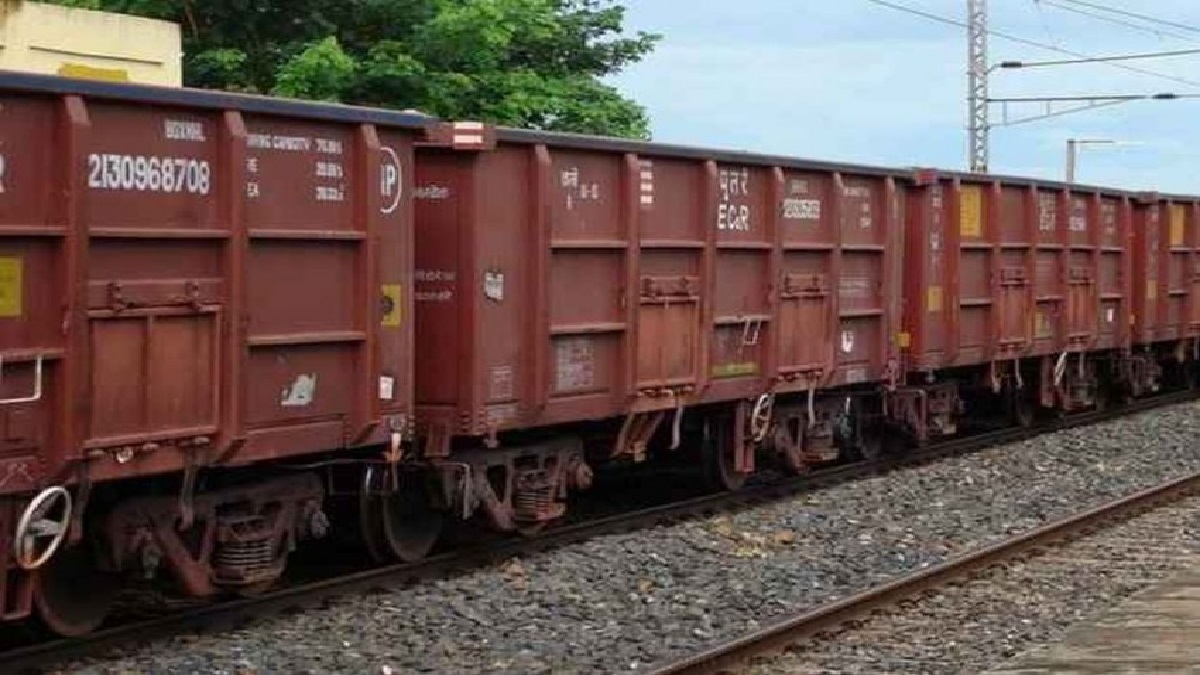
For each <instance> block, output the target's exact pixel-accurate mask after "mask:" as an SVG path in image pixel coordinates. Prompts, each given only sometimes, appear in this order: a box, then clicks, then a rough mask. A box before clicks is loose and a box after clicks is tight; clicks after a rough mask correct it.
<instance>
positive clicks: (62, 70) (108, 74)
mask: <svg viewBox="0 0 1200 675" xmlns="http://www.w3.org/2000/svg"><path fill="white" fill-rule="evenodd" d="M58 74H59V75H63V76H65V77H77V78H80V79H83V80H101V81H104V82H128V81H129V71H127V70H125V69H124V68H97V67H95V66H88V65H84V64H82V63H64V64H63V65H62V66H60V67H59V69H58Z"/></svg>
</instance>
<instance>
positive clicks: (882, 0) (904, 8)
mask: <svg viewBox="0 0 1200 675" xmlns="http://www.w3.org/2000/svg"><path fill="white" fill-rule="evenodd" d="M866 1H867V2H870V3H874V4H876V5H880V6H882V7H888V8H890V9H894V10H897V11H901V12H906V13H908V14H913V15H915V16H920V17H923V18H926V19H929V20H930V21H936V22H938V23H943V24H946V25H949V26H956V27H958V28H967V29H969V28H970V27H969V26H968V25H967V24H966V23H964V22H962V21H959V20H957V19H951V18H948V17H944V16H941V15H938V14H934V13H932V12H926V11H925V10H921V9H917V8H915V7H909V6H908V5H901V4H898V3H895V2H890V0H866ZM987 32H988V34H989V35H992V36H994V37H998V38H1000V39H1002V40H1008V41H1009V42H1016V43H1018V44H1023V45H1028V46H1030V47H1037V48H1038V49H1045V50H1047V51H1052V52H1057V53H1059V54H1066V55H1067V56H1074V57H1075V58H1080V59H1092V58H1095V57H1093V56H1092V55H1090V54H1084V53H1081V52H1076V51H1072V50H1069V49H1063V48H1062V47H1055V46H1054V45H1048V44H1046V43H1044V42H1038V41H1036V40H1029V39H1027V38H1023V37H1019V36H1016V35H1010V34H1008V33H1002V32H1000V31H998V30H991V29H989V30H988V31H987ZM1098 63H1101V64H1103V65H1107V66H1111V67H1113V68H1120V69H1122V70H1128V71H1130V72H1134V73H1140V74H1142V75H1150V76H1153V77H1158V78H1162V79H1164V80H1171V81H1173V82H1179V83H1182V84H1186V85H1189V86H1192V87H1200V81H1196V80H1191V79H1188V78H1185V77H1177V76H1175V75H1168V74H1167V73H1160V72H1156V71H1153V70H1146V69H1145V68H1138V67H1136V66H1130V65H1126V64H1124V63H1118V62H1113V61H1100V62H1098Z"/></svg>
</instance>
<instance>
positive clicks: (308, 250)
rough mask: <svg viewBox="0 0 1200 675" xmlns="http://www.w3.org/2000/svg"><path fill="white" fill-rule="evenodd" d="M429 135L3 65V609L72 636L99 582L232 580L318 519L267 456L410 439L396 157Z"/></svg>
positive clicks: (204, 584) (309, 476) (241, 586)
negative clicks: (116, 576) (125, 577)
mask: <svg viewBox="0 0 1200 675" xmlns="http://www.w3.org/2000/svg"><path fill="white" fill-rule="evenodd" d="M439 138H441V139H443V140H444V139H446V138H448V137H447V135H446V134H445V133H442V130H441V129H440V127H438V126H437V125H436V124H432V123H431V121H430V120H429V118H426V117H424V116H419V115H405V114H399V113H390V112H383V111H367V110H358V109H351V108H345V107H335V106H326V105H311V104H301V103H296V102H286V101H282V100H273V99H266V98H252V97H244V96H227V95H222V94H217V93H205V92H197V91H186V90H176V89H157V88H147V87H137V86H125V85H110V84H100V83H88V82H83V81H75V80H69V79H62V78H56V77H42V76H30V75H19V74H3V75H0V433H2V436H0V550H3V551H4V552H5V555H3V556H0V561H2V562H3V570H2V571H3V574H0V591H2V592H0V598H3V606H2V612H0V615H2V616H3V618H4V619H6V620H13V619H19V618H21V617H25V616H27V615H29V614H30V613H31V611H33V612H34V614H36V615H37V616H39V617H40V619H41V620H42V621H43V622H44V623H46V624H48V625H49V626H50V627H51V628H52V629H54V630H56V631H58V632H60V633H64V634H76V633H81V632H85V631H87V630H89V629H90V628H92V627H93V626H95V625H96V624H97V623H98V621H99V620H100V618H101V617H102V616H103V615H104V611H105V608H106V606H107V602H108V600H109V599H110V594H109V591H110V590H111V589H115V587H116V585H115V584H112V583H110V582H109V581H108V580H107V578H106V577H103V576H101V575H103V574H106V573H109V572H122V571H130V570H133V571H136V572H139V573H141V572H145V573H147V574H152V573H153V572H155V571H156V570H159V571H163V572H165V573H166V574H164V576H168V577H170V578H172V579H174V581H175V583H177V585H178V586H179V587H181V588H182V589H183V590H184V591H185V592H187V593H188V594H190V595H195V596H207V595H212V594H214V593H216V592H218V591H228V590H237V591H246V590H251V589H254V588H258V587H261V586H262V585H263V584H267V583H270V582H271V581H272V580H274V579H275V578H276V577H277V576H278V575H279V573H280V571H281V570H282V568H283V565H284V560H285V559H286V557H287V553H288V551H289V550H291V548H292V546H293V544H294V542H295V541H296V540H299V539H304V538H308V537H318V536H321V535H322V534H323V533H324V532H325V530H327V529H328V516H327V514H326V502H327V499H326V497H327V492H328V490H327V486H326V481H325V480H324V479H323V478H324V477H323V475H322V474H321V472H320V471H319V470H318V469H316V468H311V467H307V468H306V467H297V466H294V465H288V466H284V463H285V462H286V461H287V460H295V459H305V460H312V461H313V462H317V461H318V460H322V459H333V460H337V459H340V458H342V457H358V458H359V459H360V460H363V459H364V456H363V455H362V454H359V455H350V454H347V453H349V452H350V451H352V450H353V449H355V448H363V447H368V446H369V447H372V448H379V447H383V448H387V449H389V451H391V450H394V449H395V448H397V447H398V446H399V445H400V444H401V443H402V442H404V441H405V438H404V436H405V435H406V434H408V433H409V432H410V427H411V412H412V410H411V408H412V398H411V392H412V386H411V378H412V368H411V364H412V326H413V324H412V320H411V316H412V299H411V294H410V293H408V292H407V291H408V289H409V288H410V287H409V281H410V279H411V271H412V240H411V234H412V209H411V199H410V197H411V190H410V189H409V186H410V184H411V177H412V174H413V168H412V148H413V145H414V144H415V143H416V142H418V141H420V142H425V143H437V142H440V141H439V140H438V139H439ZM395 454H396V453H393V459H394V456H395ZM372 458H374V459H375V460H377V461H380V462H383V461H385V460H386V458H385V457H384V456H383V454H381V453H379V452H376V451H374V450H372V452H371V453H370V454H369V456H367V457H366V458H365V460H370V459H372ZM365 460H364V464H365V465H367V466H370V465H371V464H370V462H369V461H365ZM293 464H294V462H293ZM364 504H365V506H364V509H365V511H366V512H367V515H368V516H369V515H371V512H372V510H373V509H374V510H377V509H380V508H382V505H380V504H377V503H366V502H364ZM160 568H161V569H160Z"/></svg>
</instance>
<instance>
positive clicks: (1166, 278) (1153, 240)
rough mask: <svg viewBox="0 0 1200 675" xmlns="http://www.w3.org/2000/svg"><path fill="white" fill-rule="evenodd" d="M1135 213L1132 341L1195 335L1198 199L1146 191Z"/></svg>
mask: <svg viewBox="0 0 1200 675" xmlns="http://www.w3.org/2000/svg"><path fill="white" fill-rule="evenodd" d="M1135 213H1136V219H1137V227H1136V228H1135V236H1134V240H1133V241H1134V250H1135V251H1136V254H1135V256H1134V259H1135V261H1136V267H1135V269H1134V275H1133V276H1134V290H1133V297H1134V303H1135V309H1134V315H1133V330H1134V334H1135V340H1136V341H1138V342H1143V343H1152V342H1166V341H1171V340H1181V339H1184V338H1191V337H1196V336H1197V335H1200V257H1197V251H1198V250H1200V215H1198V214H1200V202H1196V201H1195V200H1189V199H1183V198H1166V197H1159V196H1157V195H1147V196H1145V197H1143V199H1141V200H1140V201H1139V203H1138V204H1137V206H1136V210H1135Z"/></svg>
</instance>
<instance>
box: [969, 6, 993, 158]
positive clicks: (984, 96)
mask: <svg viewBox="0 0 1200 675" xmlns="http://www.w3.org/2000/svg"><path fill="white" fill-rule="evenodd" d="M967 24H968V27H967V45H968V47H967V50H968V53H967V64H968V68H969V69H968V71H967V108H968V110H967V115H968V117H967V120H968V125H967V133H968V136H969V138H968V139H967V143H968V153H969V155H970V160H971V161H970V164H971V171H972V172H974V173H986V172H987V170H988V131H989V130H990V129H989V124H988V58H987V0H967Z"/></svg>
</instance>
